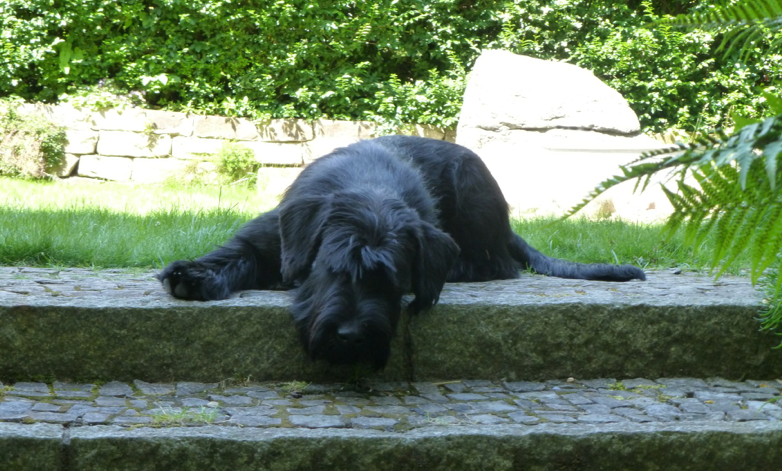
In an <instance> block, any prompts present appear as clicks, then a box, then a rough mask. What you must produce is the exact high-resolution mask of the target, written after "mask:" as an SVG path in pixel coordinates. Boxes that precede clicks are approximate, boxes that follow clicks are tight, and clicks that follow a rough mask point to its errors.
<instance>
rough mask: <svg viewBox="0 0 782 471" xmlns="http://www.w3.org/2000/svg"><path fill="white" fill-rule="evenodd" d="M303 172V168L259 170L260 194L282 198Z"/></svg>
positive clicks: (264, 168) (258, 185)
mask: <svg viewBox="0 0 782 471" xmlns="http://www.w3.org/2000/svg"><path fill="white" fill-rule="evenodd" d="M302 170H303V168H302V167H261V168H260V169H258V182H257V187H258V192H259V193H262V194H265V195H269V196H275V197H278V196H281V195H282V194H283V192H285V190H286V189H287V188H288V187H289V186H290V185H291V183H293V181H294V180H296V178H297V177H298V176H299V174H300V173H301V171H302Z"/></svg>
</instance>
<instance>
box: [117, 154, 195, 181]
mask: <svg viewBox="0 0 782 471" xmlns="http://www.w3.org/2000/svg"><path fill="white" fill-rule="evenodd" d="M191 165H193V162H191V161H187V160H180V159H174V158H163V159H133V173H132V176H131V179H132V180H133V181H134V182H138V183H159V182H162V181H165V180H167V179H169V178H174V177H176V176H179V175H182V174H184V173H185V169H186V168H187V167H188V166H191Z"/></svg>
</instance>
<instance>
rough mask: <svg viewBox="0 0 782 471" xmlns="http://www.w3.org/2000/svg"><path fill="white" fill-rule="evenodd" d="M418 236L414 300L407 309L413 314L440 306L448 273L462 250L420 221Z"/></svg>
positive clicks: (444, 235) (414, 274) (447, 236)
mask: <svg viewBox="0 0 782 471" xmlns="http://www.w3.org/2000/svg"><path fill="white" fill-rule="evenodd" d="M417 235H418V253H417V254H416V255H417V256H416V260H415V261H414V263H413V273H412V284H413V294H415V299H414V300H413V301H412V302H411V303H410V304H409V305H408V306H407V308H408V310H409V311H410V312H412V313H413V314H416V313H418V312H420V311H422V310H424V309H429V308H430V307H432V306H434V305H435V304H436V303H437V301H438V300H439V299H440V291H442V289H443V285H444V284H445V279H446V278H447V277H448V272H450V271H451V268H452V267H453V264H454V263H455V262H456V257H457V256H458V255H459V246H458V245H456V242H454V241H453V239H451V236H449V235H448V234H446V233H445V232H443V231H441V230H440V229H438V228H436V227H434V226H433V225H431V224H429V223H428V222H423V221H421V226H420V230H419V231H418V234H417Z"/></svg>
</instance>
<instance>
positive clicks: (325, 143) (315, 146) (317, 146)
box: [304, 137, 361, 164]
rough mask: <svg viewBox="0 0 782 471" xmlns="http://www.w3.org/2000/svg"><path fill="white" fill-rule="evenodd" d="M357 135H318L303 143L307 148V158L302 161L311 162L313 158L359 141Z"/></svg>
mask: <svg viewBox="0 0 782 471" xmlns="http://www.w3.org/2000/svg"><path fill="white" fill-rule="evenodd" d="M360 140H361V139H359V138H358V137H319V138H317V139H315V140H312V141H310V142H308V143H306V144H305V145H306V146H307V149H308V157H309V158H308V159H305V161H304V163H305V164H308V163H312V162H313V161H314V160H316V159H318V158H320V157H323V156H324V155H326V154H328V153H330V152H332V151H334V149H337V148H339V147H346V146H349V145H350V144H355V143H356V142H358V141H360Z"/></svg>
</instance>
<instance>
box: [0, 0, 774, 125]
mask: <svg viewBox="0 0 782 471" xmlns="http://www.w3.org/2000/svg"><path fill="white" fill-rule="evenodd" d="M659 3H660V5H663V4H664V5H665V9H663V8H662V7H661V6H660V5H658V6H657V7H655V6H653V5H652V4H651V3H648V2H642V3H640V4H637V5H636V4H632V3H631V4H621V5H620V4H614V3H613V2H608V1H605V0H555V1H551V0H547V1H536V0H531V1H523V2H522V1H519V0H515V1H513V0H503V1H491V0H428V1H423V0H369V1H362V2H357V1H346V0H333V1H317V2H316V1H305V0H278V1H260V0H244V1H242V0H233V1H231V0H111V1H109V0H4V1H3V2H2V3H0V24H2V37H0V46H1V47H2V54H3V58H4V59H5V60H2V61H0V96H7V95H16V96H21V97H23V98H25V99H28V100H42V101H47V102H54V101H57V100H58V99H70V100H79V99H81V100H82V101H86V102H89V103H90V104H92V105H93V106H102V105H105V104H106V103H104V101H106V99H105V98H101V96H107V95H108V96H110V98H108V101H111V100H112V99H114V98H112V97H113V95H121V96H124V97H125V98H126V99H129V100H132V99H136V100H139V101H142V102H143V104H144V105H145V106H150V107H165V108H170V109H175V110H193V111H202V112H208V113H218V114H227V115H240V116H250V117H256V118H266V117H302V118H317V117H321V116H327V117H330V118H335V119H373V120H376V121H380V122H388V123H391V124H393V123H399V122H419V123H431V124H437V125H443V126H453V125H455V123H456V120H457V119H458V112H459V108H460V105H461V95H462V92H463V90H464V84H465V76H466V71H468V70H469V68H470V67H471V66H472V64H473V63H474V61H475V58H476V57H477V55H478V54H479V52H480V50H481V49H484V48H505V49H509V50H512V51H514V52H518V53H522V54H527V55H532V56H535V57H540V58H544V59H558V60H568V61H570V62H573V63H576V64H579V65H581V66H584V67H587V68H589V69H592V70H594V71H595V73H596V75H598V76H599V77H601V78H603V79H604V80H606V81H607V82H608V83H609V84H610V85H611V86H613V87H614V88H616V89H617V90H619V91H620V92H621V93H622V94H623V95H624V96H625V97H626V98H627V99H628V100H629V101H630V103H631V105H632V106H633V108H634V109H635V110H636V112H637V113H638V114H639V116H640V118H641V121H642V123H643V124H644V125H645V126H647V127H649V128H650V129H652V130H659V129H662V128H666V127H668V126H671V125H678V126H681V127H684V128H685V129H693V128H696V127H699V126H701V127H702V126H704V125H708V126H712V125H716V124H718V122H719V121H720V119H722V118H723V117H724V116H725V114H726V111H727V110H728V109H729V108H730V107H739V108H741V109H747V110H749V111H753V110H756V109H757V108H758V106H760V105H759V103H758V102H757V101H756V98H755V97H756V96H757V91H758V89H759V87H761V86H763V85H764V84H766V83H768V82H769V81H771V80H773V79H778V78H780V77H781V76H782V74H781V72H780V67H782V66H780V65H779V64H780V63H782V60H779V57H778V56H774V55H773V54H772V53H771V52H769V51H765V50H763V49H762V48H758V49H757V51H754V53H753V55H751V57H750V61H749V63H750V65H749V66H742V67H737V66H735V65H734V62H735V61H731V60H722V59H721V58H718V57H716V56H715V54H714V52H713V49H714V48H715V47H716V46H715V43H714V40H713V38H712V37H711V36H708V35H706V34H703V33H691V34H685V33H682V32H673V31H669V30H662V29H659V30H654V31H649V30H643V29H639V26H641V25H643V24H645V23H646V22H648V21H649V20H650V19H651V18H654V17H655V15H657V14H659V13H677V12H678V11H683V10H684V9H685V7H686V5H687V2H680V1H679V2H677V1H673V2H671V1H667V2H659ZM655 8H656V10H657V11H656V12H655V11H654V10H655ZM674 10H676V11H674ZM728 91H730V94H728ZM101 93H103V95H101ZM96 97H97V98H96ZM90 100H92V101H90Z"/></svg>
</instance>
